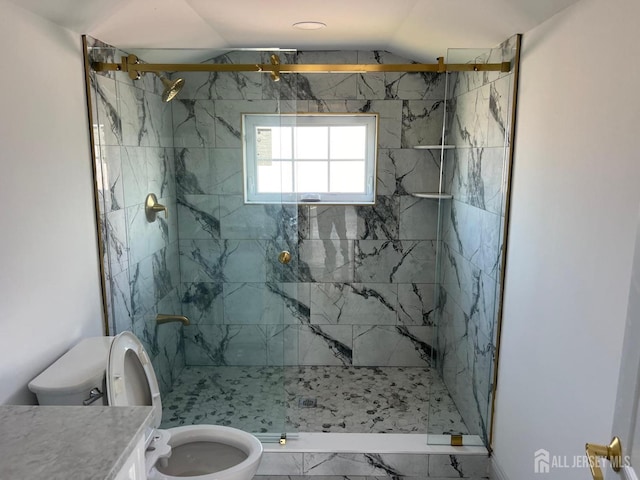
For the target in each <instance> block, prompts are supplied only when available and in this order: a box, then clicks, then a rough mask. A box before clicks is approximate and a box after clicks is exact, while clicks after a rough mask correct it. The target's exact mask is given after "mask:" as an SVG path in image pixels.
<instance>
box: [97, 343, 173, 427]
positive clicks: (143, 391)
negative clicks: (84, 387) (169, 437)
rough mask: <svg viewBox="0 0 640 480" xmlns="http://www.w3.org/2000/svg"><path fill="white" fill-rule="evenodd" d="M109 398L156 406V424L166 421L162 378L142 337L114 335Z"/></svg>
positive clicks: (111, 401)
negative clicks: (163, 415) (154, 366)
mask: <svg viewBox="0 0 640 480" xmlns="http://www.w3.org/2000/svg"><path fill="white" fill-rule="evenodd" d="M106 383H107V398H108V399H109V405H111V406H115V407H131V406H151V407H153V423H152V427H153V428H158V427H160V423H161V422H162V399H161V397H160V388H159V387H158V379H157V378H156V374H155V372H154V370H153V365H152V364H151V360H150V359H149V355H147V352H146V350H145V349H144V346H143V345H142V343H140V340H138V337H136V336H135V335H134V334H133V333H131V332H122V333H121V334H119V335H116V336H115V337H114V338H113V342H112V343H111V348H110V349H109V360H108V361H107V378H106Z"/></svg>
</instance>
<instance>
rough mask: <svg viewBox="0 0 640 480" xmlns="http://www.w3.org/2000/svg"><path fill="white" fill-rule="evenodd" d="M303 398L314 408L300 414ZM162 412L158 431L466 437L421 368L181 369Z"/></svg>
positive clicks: (441, 390) (434, 378)
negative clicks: (208, 427)
mask: <svg viewBox="0 0 640 480" xmlns="http://www.w3.org/2000/svg"><path fill="white" fill-rule="evenodd" d="M432 391H433V395H432V394H431V392H432ZM302 398H315V399H316V401H317V405H316V407H315V408H305V407H301V406H300V399H302ZM432 403H433V405H432ZM163 404H164V410H163V413H164V416H163V424H162V427H163V428H170V427H176V426H180V425H190V424H202V423H210V424H217V425H227V426H232V427H236V428H240V429H243V430H246V431H249V432H254V433H260V432H272V433H280V432H282V431H288V432H296V431H300V432H343V433H344V432H349V433H385V432H386V433H427V432H429V433H463V434H466V433H468V430H467V428H466V426H465V424H464V422H463V420H462V417H461V416H460V414H459V413H458V412H457V410H456V408H455V404H454V403H453V400H451V397H449V395H448V393H447V390H446V388H445V387H444V384H443V383H442V381H441V380H440V379H439V377H438V375H437V373H436V372H435V371H433V370H432V369H430V368H428V367H353V366H347V367H345V366H336V367H318V366H313V367H274V366H266V367H185V369H184V370H183V371H182V373H181V374H180V375H179V376H177V378H176V380H175V382H174V385H173V390H172V391H171V392H170V393H168V394H167V395H165V396H164V399H163Z"/></svg>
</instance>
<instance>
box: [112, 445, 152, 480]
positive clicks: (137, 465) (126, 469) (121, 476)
mask: <svg viewBox="0 0 640 480" xmlns="http://www.w3.org/2000/svg"><path fill="white" fill-rule="evenodd" d="M145 470H146V468H145V464H144V437H143V436H142V435H140V438H139V439H138V441H137V444H136V446H135V448H134V449H133V452H131V455H129V458H127V460H125V462H124V465H122V468H121V469H120V471H119V472H118V473H117V474H116V476H115V478H114V480H147V472H146V471H145Z"/></svg>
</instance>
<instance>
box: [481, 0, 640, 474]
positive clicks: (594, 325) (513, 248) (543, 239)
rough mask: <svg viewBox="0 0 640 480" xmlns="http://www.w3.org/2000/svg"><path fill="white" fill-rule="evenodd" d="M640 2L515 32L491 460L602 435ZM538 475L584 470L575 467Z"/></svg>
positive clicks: (637, 110) (624, 216) (635, 189)
mask: <svg viewBox="0 0 640 480" xmlns="http://www.w3.org/2000/svg"><path fill="white" fill-rule="evenodd" d="M638 18H640V3H639V2H638V1H637V0H583V1H581V2H579V3H578V4H576V5H574V6H573V7H570V8H569V9H567V10H565V11H563V12H561V13H560V14H558V15H556V16H555V17H554V18H552V19H551V20H549V21H547V22H546V23H544V24H542V25H541V26H540V27H538V28H536V29H534V30H533V31H531V32H527V33H526V34H525V36H524V42H523V43H524V46H523V57H522V70H521V72H522V76H521V83H520V95H519V99H518V119H517V139H516V156H515V163H514V179H513V197H512V199H513V203H512V211H511V228H510V238H509V247H508V248H509V250H508V260H507V278H506V282H505V285H506V292H505V305H504V324H503V337H502V350H501V358H500V366H499V368H500V370H499V372H500V377H499V384H498V396H497V414H496V423H495V442H494V447H495V457H494V458H495V460H496V462H497V464H498V465H499V466H500V467H502V469H503V471H504V473H506V475H507V477H508V478H510V479H513V480H515V479H518V480H524V479H528V478H531V479H533V478H537V479H539V478H542V477H541V476H540V475H535V474H534V468H533V458H534V451H536V450H537V449H540V448H544V449H547V450H549V451H550V453H551V455H567V456H569V457H570V459H569V460H568V461H571V460H572V459H571V457H572V456H573V455H582V454H583V453H584V444H585V442H597V443H606V442H608V441H609V440H610V438H611V425H612V415H613V409H614V402H615V396H616V386H617V380H618V370H619V366H620V365H619V364H620V353H621V347H622V338H623V327H624V325H625V316H626V308H627V300H628V294H629V282H630V272H631V262H632V258H633V246H634V238H635V230H636V213H637V211H638V204H639V202H640V156H639V155H638V148H639V147H638V144H639V142H640V136H639V132H640V95H639V92H640V33H639V31H638V26H637V21H638ZM548 478H563V479H564V478H567V479H570V478H571V479H574V478H575V479H585V478H590V473H589V472H588V470H586V469H580V468H566V469H562V470H552V471H551V475H549V476H548Z"/></svg>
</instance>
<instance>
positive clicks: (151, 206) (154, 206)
mask: <svg viewBox="0 0 640 480" xmlns="http://www.w3.org/2000/svg"><path fill="white" fill-rule="evenodd" d="M159 212H164V218H169V212H168V210H167V207H165V206H164V205H162V204H160V203H158V198H157V197H156V196H155V194H153V193H150V194H149V195H147V198H146V200H145V201H144V213H145V215H146V216H147V221H148V222H149V223H151V222H155V221H156V216H157V215H158V213H159Z"/></svg>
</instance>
